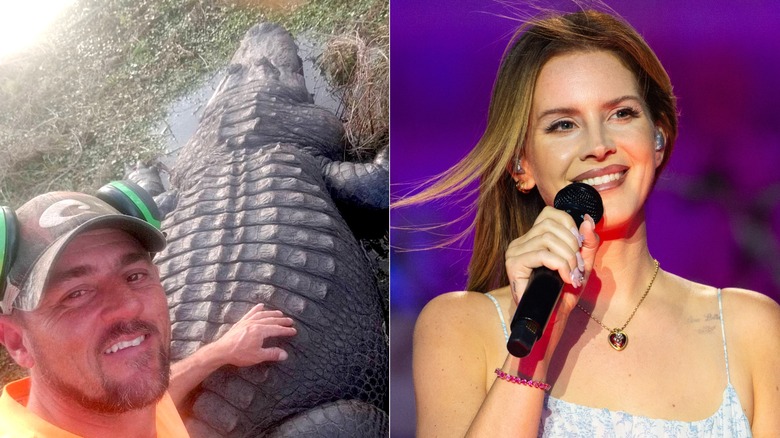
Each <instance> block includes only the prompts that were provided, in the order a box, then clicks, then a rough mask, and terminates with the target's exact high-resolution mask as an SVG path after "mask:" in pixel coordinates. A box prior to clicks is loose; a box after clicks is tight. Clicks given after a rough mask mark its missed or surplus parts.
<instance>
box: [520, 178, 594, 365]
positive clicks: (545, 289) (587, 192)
mask: <svg viewBox="0 0 780 438" xmlns="http://www.w3.org/2000/svg"><path fill="white" fill-rule="evenodd" d="M553 206H554V207H555V208H557V209H558V210H563V211H565V212H566V213H569V215H571V217H572V218H573V219H574V222H575V223H576V224H577V228H578V229H579V227H580V225H581V224H582V221H583V220H585V218H584V216H585V214H589V215H590V217H592V218H593V221H594V222H598V221H600V220H601V216H602V215H603V214H604V206H603V204H602V203H601V196H600V195H599V192H598V191H597V190H596V189H594V188H593V187H591V186H589V185H587V184H584V183H573V184H570V185H568V186H566V187H564V188H562V189H561V190H560V191H559V192H558V194H556V195H555V201H553ZM562 289H563V280H562V279H561V276H560V275H559V274H558V272H557V271H553V270H551V269H549V268H546V267H544V266H541V267H538V268H535V269H534V270H533V271H532V272H531V276H530V278H529V279H528V286H527V287H526V288H525V293H523V297H522V298H520V302H519V303H518V304H517V310H515V316H514V317H513V318H512V324H511V325H510V328H511V330H512V334H511V335H510V336H509V341H508V342H507V344H506V349H507V350H509V353H511V354H512V356H515V357H526V356H528V354H529V353H530V352H531V348H532V347H533V346H534V344H535V343H536V341H538V340H539V338H541V337H542V333H543V332H544V328H545V327H546V326H547V321H548V320H549V319H550V314H552V311H553V309H555V305H556V304H557V303H558V298H560V296H561V290H562Z"/></svg>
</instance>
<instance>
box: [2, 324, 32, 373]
mask: <svg viewBox="0 0 780 438" xmlns="http://www.w3.org/2000/svg"><path fill="white" fill-rule="evenodd" d="M16 318H18V317H13V316H10V315H2V316H0V343H1V344H3V345H4V346H5V349H6V350H8V354H9V355H10V356H11V357H12V358H13V359H14V361H16V363H17V364H19V366H21V367H24V368H32V367H33V365H35V360H33V358H32V355H31V354H30V351H29V350H28V349H27V346H26V345H25V343H24V334H23V328H22V327H21V325H20V323H19V321H17V320H16Z"/></svg>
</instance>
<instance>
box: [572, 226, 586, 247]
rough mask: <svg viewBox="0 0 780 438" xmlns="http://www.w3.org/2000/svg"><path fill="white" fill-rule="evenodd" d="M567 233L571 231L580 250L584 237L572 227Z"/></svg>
mask: <svg viewBox="0 0 780 438" xmlns="http://www.w3.org/2000/svg"><path fill="white" fill-rule="evenodd" d="M569 231H571V233H572V234H574V237H576V238H577V243H578V244H579V245H580V248H582V242H584V241H585V236H583V235H582V234H580V232H579V230H577V229H576V228H574V227H571V228H569Z"/></svg>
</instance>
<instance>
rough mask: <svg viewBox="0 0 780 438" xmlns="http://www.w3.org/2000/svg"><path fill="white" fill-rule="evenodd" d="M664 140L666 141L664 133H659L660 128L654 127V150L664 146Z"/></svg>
mask: <svg viewBox="0 0 780 438" xmlns="http://www.w3.org/2000/svg"><path fill="white" fill-rule="evenodd" d="M665 142H666V141H665V139H664V135H663V134H661V130H660V129H656V130H655V150H656V151H660V150H662V149H663V148H664V146H665V144H664V143H665Z"/></svg>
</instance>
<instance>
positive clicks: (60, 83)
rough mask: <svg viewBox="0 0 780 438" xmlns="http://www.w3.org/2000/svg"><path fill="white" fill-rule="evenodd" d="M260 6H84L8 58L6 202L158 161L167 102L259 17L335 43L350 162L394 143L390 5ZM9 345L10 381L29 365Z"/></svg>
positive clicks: (4, 75) (326, 61)
mask: <svg viewBox="0 0 780 438" xmlns="http://www.w3.org/2000/svg"><path fill="white" fill-rule="evenodd" d="M257 3H260V2H254V1H239V2H238V3H237V4H228V3H227V2H225V1H217V0H79V1H78V2H76V4H75V5H74V6H73V7H72V8H71V10H70V11H69V12H68V13H67V14H66V15H65V18H64V19H62V20H61V21H60V22H59V23H57V24H56V26H55V27H53V28H52V29H50V30H49V31H48V32H47V34H46V37H45V41H44V42H43V43H41V44H40V45H38V46H37V47H35V48H34V49H32V50H30V51H28V52H26V53H24V54H22V55H18V56H15V57H14V58H12V59H8V60H5V61H2V62H0V148H1V149H0V150H3V151H4V159H3V160H0V204H2V205H10V206H11V207H13V208H17V207H18V206H20V205H21V204H22V203H23V202H24V201H26V200H27V199H30V198H32V197H33V196H35V195H37V194H40V193H44V192H47V191H51V190H77V191H86V192H90V191H93V190H95V189H97V188H98V187H100V186H101V185H103V184H104V183H105V182H107V181H109V180H111V179H116V178H119V177H121V176H122V175H123V173H124V172H125V168H126V166H130V165H132V164H134V163H135V162H137V161H152V160H154V159H155V158H156V157H158V156H160V155H161V154H162V153H163V144H164V143H163V134H162V133H158V132H153V131H152V129H153V127H154V126H158V123H159V122H160V121H161V120H163V119H164V117H165V115H166V114H165V110H166V108H167V106H168V105H169V104H170V103H171V102H173V101H174V100H175V99H176V98H178V97H180V96H182V95H185V94H186V93H187V92H188V91H191V90H193V89H194V88H196V87H197V86H198V85H199V83H200V81H201V80H202V78H204V77H206V76H207V75H208V74H209V73H213V72H215V71H216V70H218V69H219V68H220V67H222V66H223V65H225V64H226V63H227V61H228V60H229V58H230V57H231V56H232V54H233V52H234V51H235V49H236V48H237V47H238V43H239V41H240V39H241V37H242V36H243V34H244V33H245V32H246V30H248V29H249V27H251V26H252V25H254V24H255V23H258V22H260V21H276V22H279V23H281V24H282V25H284V26H285V27H286V28H287V29H288V30H290V31H291V32H293V34H296V33H299V32H302V31H307V33H309V34H313V35H319V36H320V37H321V38H322V39H323V41H326V49H325V53H324V54H323V56H322V62H321V63H320V66H321V68H322V69H323V70H324V71H325V72H326V75H327V77H329V78H331V82H332V84H333V86H334V87H335V88H336V89H337V92H338V93H339V94H340V96H341V114H340V116H341V117H342V119H344V120H345V127H346V128H347V130H348V134H347V140H348V142H349V143H350V145H351V146H352V149H351V155H353V156H359V157H364V156H366V155H369V154H370V153H373V151H375V150H376V149H378V148H379V147H383V146H387V144H388V125H387V123H388V118H389V117H388V97H387V96H388V91H389V90H388V79H389V78H388V64H389V63H388V52H389V38H388V33H389V25H388V15H389V4H388V2H387V0H384V1H382V0H310V1H309V2H307V3H305V4H303V5H301V6H299V7H296V8H294V9H289V10H284V9H279V8H275V9H267V8H265V9H264V8H263V7H262V6H260V5H258V4H257ZM385 256H386V254H385ZM1 350H2V354H0V371H2V372H4V373H6V375H3V374H2V373H0V383H3V382H6V381H8V380H9V379H11V378H15V377H18V376H19V370H18V369H15V367H13V366H11V365H9V364H11V363H12V362H11V361H9V359H8V357H7V356H6V355H5V350H4V349H1ZM7 373H10V374H7Z"/></svg>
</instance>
